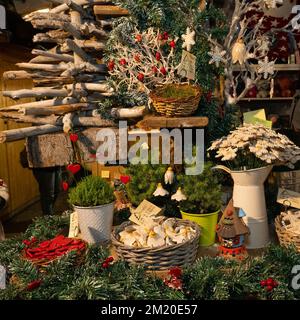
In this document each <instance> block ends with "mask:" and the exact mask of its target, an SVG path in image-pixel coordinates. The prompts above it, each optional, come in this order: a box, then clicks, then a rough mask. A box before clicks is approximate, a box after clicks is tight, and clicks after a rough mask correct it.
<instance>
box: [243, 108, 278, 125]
mask: <svg viewBox="0 0 300 320" xmlns="http://www.w3.org/2000/svg"><path fill="white" fill-rule="evenodd" d="M243 116H244V123H249V124H262V125H264V126H265V127H266V128H270V129H272V121H268V120H267V119H266V113H265V110H264V109H259V110H255V111H249V112H245V113H244V114H243Z"/></svg>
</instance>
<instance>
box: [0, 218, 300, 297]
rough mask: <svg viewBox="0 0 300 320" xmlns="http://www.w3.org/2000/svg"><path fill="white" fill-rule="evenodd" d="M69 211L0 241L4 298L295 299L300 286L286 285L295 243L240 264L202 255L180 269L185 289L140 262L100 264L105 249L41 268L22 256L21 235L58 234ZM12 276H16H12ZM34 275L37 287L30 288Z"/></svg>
mask: <svg viewBox="0 0 300 320" xmlns="http://www.w3.org/2000/svg"><path fill="white" fill-rule="evenodd" d="M67 221H68V220H67V216H65V217H59V216H53V217H43V218H39V219H37V220H36V221H35V222H34V223H33V224H32V225H31V226H30V227H29V229H28V230H27V231H26V232H25V234H22V235H20V236H18V237H16V238H13V239H7V240H5V241H2V242H0V264H2V265H4V266H5V267H6V269H7V274H8V283H7V288H6V289H5V290H0V300H2V299H6V300H7V299H44V300H49V299H67V300H70V299H98V300H99V299H144V300H146V299H147V300H150V299H208V300H214V299H217V300H223V299H276V300H277V299H278V300H282V299H299V298H300V290H298V291H297V290H293V289H292V288H291V286H290V284H291V280H292V277H293V274H292V273H291V270H292V268H293V266H294V265H299V264H300V254H299V253H297V252H296V251H295V250H294V249H293V248H288V249H284V248H282V247H279V246H275V245H273V246H271V247H269V248H268V250H267V251H266V253H265V254H264V255H263V256H262V257H257V258H250V259H248V260H246V261H245V262H242V263H237V262H235V261H228V260H225V259H223V258H215V257H202V258H200V259H198V260H197V261H196V262H195V263H194V264H193V265H190V266H188V267H187V268H185V269H184V272H183V277H182V280H183V290H182V291H176V290H174V289H171V288H168V287H167V286H166V285H165V284H164V283H163V281H162V280H161V279H159V278H156V277H153V276H150V275H148V274H146V273H145V270H144V269H143V267H142V266H133V267H130V266H129V265H128V264H127V263H125V262H124V261H116V262H115V263H113V264H112V265H111V266H110V267H109V268H107V269H103V268H102V262H103V261H104V260H105V259H106V258H107V257H108V256H109V252H108V250H107V249H106V248H103V247H100V246H90V247H89V248H88V251H87V253H86V255H85V257H84V261H83V263H82V264H81V265H78V264H77V263H76V256H75V255H74V253H72V252H71V253H69V254H66V255H64V256H63V257H61V258H60V259H59V260H57V261H54V262H52V263H51V264H49V265H48V266H47V267H46V268H45V270H44V271H45V272H43V273H41V272H39V271H38V270H37V268H36V267H35V266H34V265H33V264H32V263H31V262H29V261H26V260H24V259H22V257H21V255H20V253H21V251H22V249H23V248H24V245H23V243H22V240H24V239H29V238H30V237H31V236H32V235H33V234H34V235H35V237H37V238H38V239H39V240H40V239H41V240H42V239H47V238H48V237H49V238H51V237H53V236H55V235H57V234H58V233H59V232H61V230H63V229H64V228H65V227H68V222H67ZM268 277H272V278H273V279H275V280H276V281H277V282H278V283H279V286H278V287H277V288H275V289H274V290H273V291H272V292H270V293H268V292H266V290H265V289H264V288H262V287H261V286H260V281H261V280H263V279H266V278H268ZM13 278H15V279H17V280H15V281H12V279H13ZM34 280H41V284H40V286H38V287H37V288H35V289H32V290H28V288H27V286H28V284H29V283H30V282H32V281H34Z"/></svg>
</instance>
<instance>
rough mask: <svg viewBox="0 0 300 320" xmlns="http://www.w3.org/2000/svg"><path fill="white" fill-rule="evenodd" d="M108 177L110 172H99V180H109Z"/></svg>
mask: <svg viewBox="0 0 300 320" xmlns="http://www.w3.org/2000/svg"><path fill="white" fill-rule="evenodd" d="M109 177H110V172H109V171H108V170H102V171H101V178H103V179H109Z"/></svg>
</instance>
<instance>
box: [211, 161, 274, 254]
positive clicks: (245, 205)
mask: <svg viewBox="0 0 300 320" xmlns="http://www.w3.org/2000/svg"><path fill="white" fill-rule="evenodd" d="M215 168H216V169H221V170H224V171H226V172H228V173H229V174H230V175H231V177H232V179H233V181H234V187H233V205H234V206H235V207H237V208H242V209H243V210H244V212H245V213H246V216H245V217H244V218H243V220H244V222H245V223H246V225H247V226H248V227H249V229H250V235H249V238H248V242H247V244H246V246H247V248H248V249H258V248H264V247H266V246H267V245H268V244H269V242H270V236H269V227H268V218H267V210H266V201H265V193H264V182H265V180H266V179H267V177H268V175H269V174H270V172H271V170H272V168H273V166H271V165H270V166H267V167H263V168H257V169H252V170H244V171H231V170H230V169H229V168H227V167H225V166H216V167H215Z"/></svg>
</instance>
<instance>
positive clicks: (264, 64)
mask: <svg viewBox="0 0 300 320" xmlns="http://www.w3.org/2000/svg"><path fill="white" fill-rule="evenodd" d="M274 64H275V61H269V58H268V57H265V60H262V61H258V69H257V73H263V74H264V78H265V79H268V76H269V74H270V75H273V74H274Z"/></svg>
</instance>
